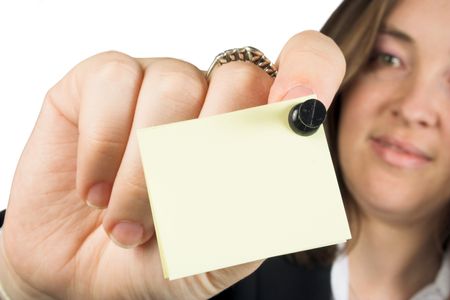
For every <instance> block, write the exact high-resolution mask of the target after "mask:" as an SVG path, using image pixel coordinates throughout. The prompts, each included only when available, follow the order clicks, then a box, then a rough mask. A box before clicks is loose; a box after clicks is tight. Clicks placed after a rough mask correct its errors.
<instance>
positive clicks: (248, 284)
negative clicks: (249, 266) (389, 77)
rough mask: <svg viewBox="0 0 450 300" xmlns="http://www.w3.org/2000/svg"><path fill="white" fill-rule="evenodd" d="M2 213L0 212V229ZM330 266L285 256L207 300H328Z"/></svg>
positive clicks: (262, 266) (271, 260) (329, 295)
mask: <svg viewBox="0 0 450 300" xmlns="http://www.w3.org/2000/svg"><path fill="white" fill-rule="evenodd" d="M4 218H5V211H4V210H3V211H1V212H0V227H2V225H3V220H4ZM330 271H331V267H321V268H319V267H314V268H307V267H304V266H299V265H297V264H294V263H292V262H290V261H288V260H287V258H286V256H278V257H273V258H269V259H267V260H266V261H265V262H264V263H263V264H262V265H261V267H260V268H259V269H258V270H256V272H254V273H253V274H251V275H250V276H248V277H246V278H244V279H242V280H241V281H239V282H238V283H236V284H235V285H233V286H231V287H229V288H228V289H226V290H225V291H223V292H222V293H220V294H218V295H217V296H215V297H213V298H211V300H291V299H292V300H294V299H295V300H303V299H305V300H309V299H311V300H330V299H332V298H331V285H330Z"/></svg>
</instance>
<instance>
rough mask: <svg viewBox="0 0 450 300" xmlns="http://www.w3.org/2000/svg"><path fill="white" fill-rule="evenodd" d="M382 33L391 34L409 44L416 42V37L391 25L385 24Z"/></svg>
mask: <svg viewBox="0 0 450 300" xmlns="http://www.w3.org/2000/svg"><path fill="white" fill-rule="evenodd" d="M380 33H382V34H387V35H390V36H392V37H395V38H397V39H399V40H401V41H403V42H406V43H408V44H414V39H413V38H412V37H410V36H409V35H408V34H406V33H404V32H403V31H401V30H398V29H397V28H395V27H393V26H390V25H386V24H385V25H383V26H382V27H381V30H380Z"/></svg>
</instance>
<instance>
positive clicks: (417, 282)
mask: <svg viewBox="0 0 450 300" xmlns="http://www.w3.org/2000/svg"><path fill="white" fill-rule="evenodd" d="M449 26H450V2H449V1H445V0H443V1H420V0H408V1H401V2H400V3H399V5H398V6H397V7H396V8H395V9H394V11H393V12H392V13H391V15H390V16H389V17H388V18H387V20H386V21H385V27H386V29H385V30H384V31H383V32H382V33H380V34H379V37H378V40H377V44H376V47H375V51H374V53H375V59H374V60H373V62H372V64H371V65H370V66H369V67H368V68H367V70H366V71H365V72H364V73H363V74H362V75H361V76H360V77H359V78H358V80H357V81H356V83H355V84H354V85H353V86H352V88H351V89H350V90H349V92H347V93H346V94H345V95H344V102H343V107H342V115H341V119H340V131H339V137H338V140H339V142H338V143H339V160H340V163H341V166H342V170H343V174H344V178H345V182H346V184H347V186H348V189H349V191H350V193H351V194H352V196H353V199H354V200H355V201H356V203H357V205H358V207H359V210H360V211H361V227H360V230H361V233H360V238H359V240H358V242H357V243H356V245H355V247H354V249H353V250H352V251H351V252H350V254H349V261H350V274H351V275H350V282H351V286H352V289H353V292H354V293H353V294H352V293H351V295H350V296H351V298H354V299H357V298H358V295H364V299H409V297H411V296H412V295H413V294H414V293H415V292H416V291H417V290H419V289H420V288H421V287H423V286H424V285H426V284H427V283H429V282H431V281H433V279H434V277H435V276H436V272H437V270H438V268H439V266H440V260H441V257H442V255H441V253H439V252H438V251H437V249H436V242H435V240H434V236H433V235H432V234H430V233H431V232H437V231H438V230H440V227H439V226H441V225H440V224H442V222H443V220H444V218H448V211H449V210H448V208H449V203H450V200H449V199H450V185H449V182H450V152H449V151H448V149H450V119H449V118H448V115H449V113H450V35H449V33H448V31H446V30H442V28H449ZM398 32H401V33H402V34H401V35H399V34H398ZM401 148H402V149H403V150H401ZM405 149H407V151H405ZM411 152H414V154H412V153H411ZM417 270H420V272H416V271H417ZM374 281H376V282H377V284H376V285H374V284H373V282H374Z"/></svg>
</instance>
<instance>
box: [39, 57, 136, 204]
mask: <svg viewBox="0 0 450 300" xmlns="http://www.w3.org/2000/svg"><path fill="white" fill-rule="evenodd" d="M142 77H143V71H142V68H141V66H140V65H139V64H138V63H137V62H136V61H135V60H134V59H133V58H131V57H129V56H127V55H125V54H123V53H119V52H113V51H111V52H105V53H100V54H98V55H95V56H93V57H90V58H88V59H86V60H85V61H83V62H81V63H80V64H78V65H77V66H76V67H75V68H73V69H72V70H71V71H70V72H69V73H68V74H67V75H66V76H65V77H64V78H63V79H62V80H61V81H60V82H58V83H57V84H56V85H55V86H54V87H53V88H51V89H50V91H49V92H48V94H47V97H46V103H45V105H44V108H46V109H52V110H54V111H56V115H58V116H59V117H61V118H62V119H63V120H64V121H65V122H64V124H67V125H64V126H65V128H66V127H67V128H66V129H65V130H62V128H60V131H61V132H64V135H65V136H63V133H61V134H60V135H58V134H57V132H59V131H56V130H52V132H53V135H54V136H55V137H54V140H55V141H53V142H56V141H58V143H61V141H65V140H68V137H67V135H68V133H67V132H73V135H75V136H76V137H77V139H78V150H77V160H76V163H77V166H76V169H77V173H76V185H77V191H78V194H79V195H80V196H81V198H83V199H85V200H87V201H88V203H90V205H93V206H101V207H104V206H106V204H107V201H108V198H109V194H110V191H111V187H112V184H113V182H114V177H115V175H116V173H117V170H118V168H119V165H120V161H121V158H122V155H123V152H124V150H125V147H126V143H127V139H128V136H129V131H130V128H131V124H132V120H133V115H134V109H135V105H136V98H137V93H138V91H139V87H140V85H141V81H142ZM54 122H55V121H54ZM53 124H54V123H53ZM46 126H54V125H51V124H48V125H46ZM41 127H42V126H41ZM60 127H61V126H60ZM68 127H70V128H68ZM45 130H47V129H45ZM47 131H48V130H47ZM48 143H52V142H50V141H49V142H48ZM66 143H67V144H68V146H70V145H69V142H68V141H67V142H66Z"/></svg>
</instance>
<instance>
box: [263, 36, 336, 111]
mask: <svg viewBox="0 0 450 300" xmlns="http://www.w3.org/2000/svg"><path fill="white" fill-rule="evenodd" d="M277 65H278V75H277V78H276V79H275V82H274V84H273V86H272V89H271V91H270V95H269V102H276V101H280V100H282V99H292V98H297V97H301V96H306V95H308V94H316V95H317V98H318V99H319V100H320V101H322V102H323V103H324V104H325V106H326V107H327V108H328V107H329V106H330V104H331V101H332V99H333V97H334V95H335V93H336V91H337V90H338V88H339V85H340V84H341V82H342V79H343V77H344V74H345V59H344V56H343V54H342V52H341V50H340V49H339V47H338V46H337V45H336V44H335V43H334V42H333V40H331V39H330V38H328V37H326V36H325V35H323V34H321V33H319V32H315V31H305V32H302V33H299V34H297V35H295V36H294V37H292V38H291V39H290V40H289V41H288V43H287V44H286V45H285V47H284V48H283V50H282V52H281V54H280V57H279V58H278V61H277Z"/></svg>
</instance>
